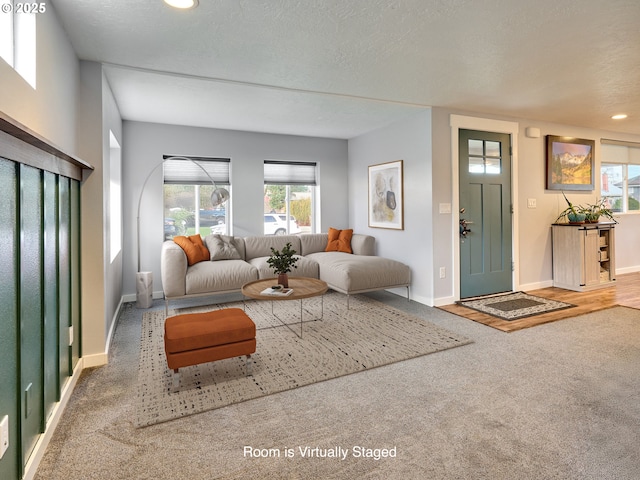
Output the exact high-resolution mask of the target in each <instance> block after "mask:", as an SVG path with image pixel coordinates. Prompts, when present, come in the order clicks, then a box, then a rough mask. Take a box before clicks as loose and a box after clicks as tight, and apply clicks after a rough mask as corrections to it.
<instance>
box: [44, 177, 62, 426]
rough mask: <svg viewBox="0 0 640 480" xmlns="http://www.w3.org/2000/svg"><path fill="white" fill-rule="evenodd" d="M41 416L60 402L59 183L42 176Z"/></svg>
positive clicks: (48, 414)
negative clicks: (42, 406) (42, 354)
mask: <svg viewBox="0 0 640 480" xmlns="http://www.w3.org/2000/svg"><path fill="white" fill-rule="evenodd" d="M43 176H44V191H43V196H44V197H43V198H44V202H43V215H44V241H43V243H44V258H43V262H44V264H43V265H44V331H43V333H44V358H45V362H44V372H43V373H44V416H45V419H47V418H49V416H50V414H51V412H52V411H53V407H54V405H55V403H56V402H57V401H58V400H59V397H60V395H59V392H60V383H59V380H58V373H59V366H58V364H59V355H58V338H59V333H58V181H57V176H56V175H55V174H53V173H50V172H44V173H43Z"/></svg>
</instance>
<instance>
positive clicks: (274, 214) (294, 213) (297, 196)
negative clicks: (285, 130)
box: [264, 160, 317, 235]
mask: <svg viewBox="0 0 640 480" xmlns="http://www.w3.org/2000/svg"><path fill="white" fill-rule="evenodd" d="M316 178H317V166H316V164H315V163H314V162H288V161H279V160H265V161H264V234H265V235H284V234H287V233H288V234H294V233H314V232H315V231H316V229H315V203H316V188H317V186H316V185H317V180H316Z"/></svg>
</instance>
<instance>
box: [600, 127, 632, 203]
mask: <svg viewBox="0 0 640 480" xmlns="http://www.w3.org/2000/svg"><path fill="white" fill-rule="evenodd" d="M600 158H601V161H600V182H601V183H600V195H601V196H602V198H604V199H606V200H607V202H608V204H609V208H611V210H613V211H614V212H620V213H625V212H638V211H640V144H638V143H634V142H623V141H618V140H607V139H602V140H601V147H600Z"/></svg>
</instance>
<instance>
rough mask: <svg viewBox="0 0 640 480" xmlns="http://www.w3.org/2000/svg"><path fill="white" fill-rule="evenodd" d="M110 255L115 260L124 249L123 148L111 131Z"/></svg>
mask: <svg viewBox="0 0 640 480" xmlns="http://www.w3.org/2000/svg"><path fill="white" fill-rule="evenodd" d="M109 142H110V147H111V148H110V155H109V212H110V214H109V231H110V242H109V252H110V254H109V256H110V258H111V262H113V261H114V260H115V258H116V256H117V255H118V253H120V250H121V249H122V193H121V188H120V185H121V179H122V174H121V169H122V160H121V158H122V150H121V149H120V144H119V143H118V140H117V139H116V137H115V135H114V134H113V132H111V131H109Z"/></svg>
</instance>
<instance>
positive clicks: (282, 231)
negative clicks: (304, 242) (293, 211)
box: [264, 213, 302, 235]
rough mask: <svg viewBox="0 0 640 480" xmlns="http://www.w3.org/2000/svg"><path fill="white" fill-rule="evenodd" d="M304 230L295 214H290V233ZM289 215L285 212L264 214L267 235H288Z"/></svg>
mask: <svg viewBox="0 0 640 480" xmlns="http://www.w3.org/2000/svg"><path fill="white" fill-rule="evenodd" d="M301 231H302V230H301V229H300V227H299V226H298V222H296V219H295V217H294V216H293V215H290V216H289V233H290V234H294V233H300V232H301ZM286 233H287V215H286V214H284V213H265V214H264V234H265V235H286Z"/></svg>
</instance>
